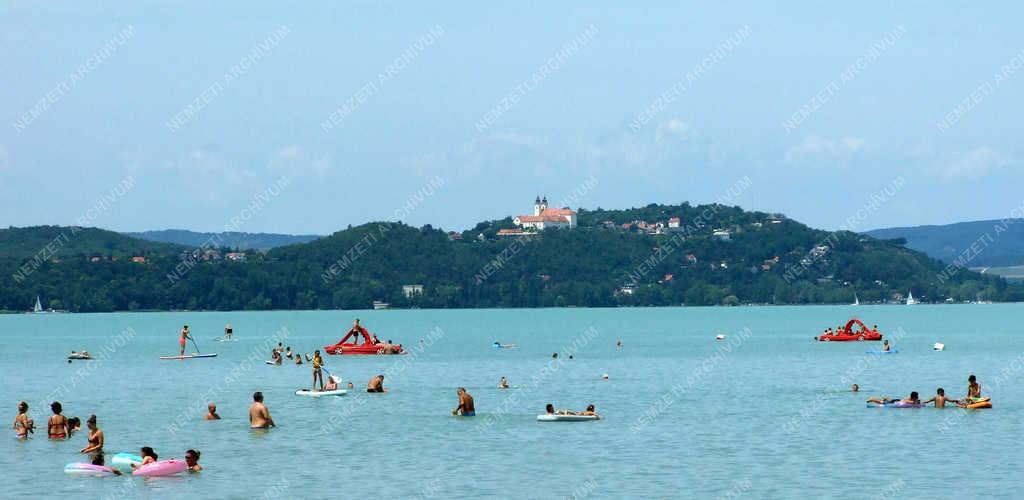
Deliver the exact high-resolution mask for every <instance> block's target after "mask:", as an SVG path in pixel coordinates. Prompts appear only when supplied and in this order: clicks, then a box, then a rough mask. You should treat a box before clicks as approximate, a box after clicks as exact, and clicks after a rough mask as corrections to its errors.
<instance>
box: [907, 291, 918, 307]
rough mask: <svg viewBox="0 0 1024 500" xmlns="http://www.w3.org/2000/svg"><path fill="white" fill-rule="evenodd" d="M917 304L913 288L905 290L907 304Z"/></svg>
mask: <svg viewBox="0 0 1024 500" xmlns="http://www.w3.org/2000/svg"><path fill="white" fill-rule="evenodd" d="M915 304H917V299H915V298H914V292H913V290H911V291H908V292H907V305H908V306H912V305H915Z"/></svg>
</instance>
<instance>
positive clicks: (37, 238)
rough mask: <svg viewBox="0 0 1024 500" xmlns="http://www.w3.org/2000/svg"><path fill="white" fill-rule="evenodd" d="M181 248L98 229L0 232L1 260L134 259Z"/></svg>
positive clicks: (17, 228)
mask: <svg viewBox="0 0 1024 500" xmlns="http://www.w3.org/2000/svg"><path fill="white" fill-rule="evenodd" d="M182 250H184V248H183V247H179V246H178V245H173V244H168V243H160V242H154V241H145V240H140V239H136V238H132V237H129V236H125V235H123V234H121V233H116V232H114V231H107V230H105V229H97V228H94V227H76V226H33V227H9V228H7V229H0V258H20V259H28V258H34V257H43V256H45V257H46V258H45V259H44V260H52V259H61V258H63V257H70V256H80V255H89V256H101V257H132V256H136V255H147V254H152V253H160V254H177V253H179V252H181V251H182Z"/></svg>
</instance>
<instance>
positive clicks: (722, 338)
mask: <svg viewBox="0 0 1024 500" xmlns="http://www.w3.org/2000/svg"><path fill="white" fill-rule="evenodd" d="M715 340H717V341H719V342H721V341H723V340H725V335H723V334H721V333H719V334H718V335H715Z"/></svg>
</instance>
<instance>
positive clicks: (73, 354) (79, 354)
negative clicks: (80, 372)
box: [68, 351, 93, 359]
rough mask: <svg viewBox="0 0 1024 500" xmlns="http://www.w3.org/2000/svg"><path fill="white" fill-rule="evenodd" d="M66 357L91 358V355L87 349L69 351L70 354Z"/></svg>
mask: <svg viewBox="0 0 1024 500" xmlns="http://www.w3.org/2000/svg"><path fill="white" fill-rule="evenodd" d="M68 359H93V357H92V354H89V351H82V352H78V351H71V354H69V355H68Z"/></svg>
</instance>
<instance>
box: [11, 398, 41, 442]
mask: <svg viewBox="0 0 1024 500" xmlns="http://www.w3.org/2000/svg"><path fill="white" fill-rule="evenodd" d="M12 427H14V433H15V434H17V435H18V438H19V439H25V438H27V437H28V435H29V434H35V432H36V429H35V422H33V421H32V419H31V418H28V403H26V402H24V401H22V402H20V403H18V415H17V416H16V417H14V424H12Z"/></svg>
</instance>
